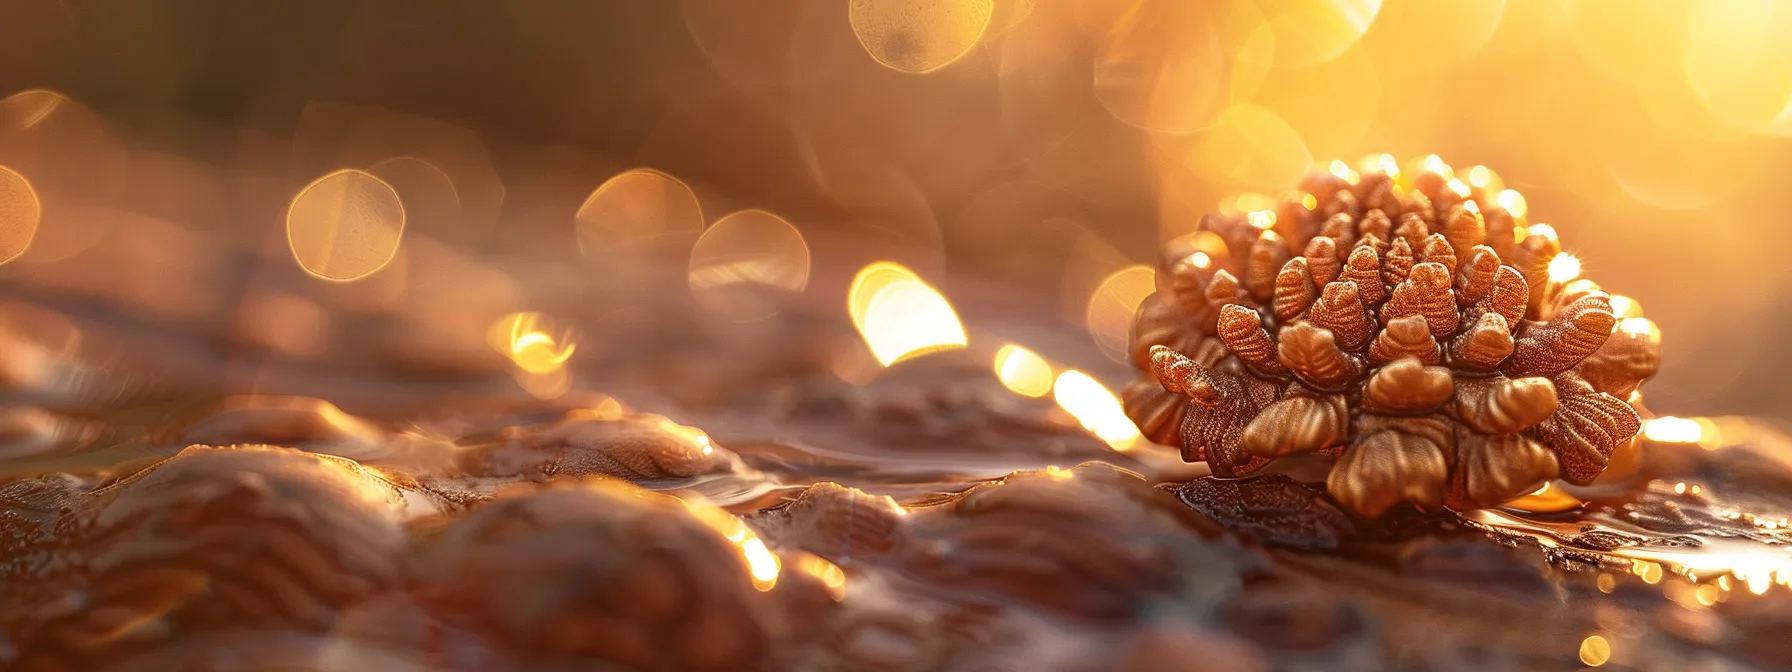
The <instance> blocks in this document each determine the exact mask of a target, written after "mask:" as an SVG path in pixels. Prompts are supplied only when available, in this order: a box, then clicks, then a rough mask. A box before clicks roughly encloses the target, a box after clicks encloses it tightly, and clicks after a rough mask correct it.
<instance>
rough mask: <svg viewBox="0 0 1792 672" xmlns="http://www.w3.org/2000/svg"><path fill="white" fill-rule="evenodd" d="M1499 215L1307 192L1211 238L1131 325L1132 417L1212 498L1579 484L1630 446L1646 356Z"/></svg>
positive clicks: (1193, 247)
mask: <svg viewBox="0 0 1792 672" xmlns="http://www.w3.org/2000/svg"><path fill="white" fill-rule="evenodd" d="M1347 178H1350V179H1347ZM1351 179H1354V180H1355V181H1354V182H1352V181H1351ZM1497 200H1498V199H1497V198H1496V195H1495V194H1491V193H1482V192H1479V191H1475V190H1470V189H1468V188H1467V187H1466V186H1464V185H1463V184H1462V183H1461V182H1457V181H1453V180H1448V178H1447V177H1446V176H1443V175H1439V174H1436V173H1421V174H1420V175H1417V176H1414V177H1413V179H1411V180H1407V181H1402V180H1401V179H1400V177H1399V176H1397V175H1389V174H1387V173H1382V172H1371V173H1366V174H1363V175H1361V176H1360V177H1358V176H1357V175H1356V174H1355V173H1348V172H1347V171H1346V176H1345V177H1341V176H1339V175H1336V174H1333V173H1329V172H1320V173H1315V174H1314V175H1312V176H1310V177H1309V178H1307V179H1306V180H1305V181H1304V182H1303V183H1302V184H1301V186H1300V191H1295V192H1290V194H1289V195H1288V196H1287V197H1286V198H1284V199H1283V201H1282V203H1281V204H1280V206H1278V207H1277V208H1276V209H1275V210H1273V211H1271V212H1269V213H1263V212H1259V213H1240V214H1238V215H1232V216H1224V215H1209V216H1207V217H1205V218H1203V219H1202V221H1201V222H1200V224H1199V225H1198V226H1197V227H1196V232H1195V233H1194V234H1193V235H1192V236H1185V237H1182V238H1179V239H1177V240H1174V241H1172V242H1171V243H1170V244H1169V245H1168V246H1167V247H1166V248H1165V251H1164V257H1163V259H1162V261H1161V263H1160V264H1159V265H1158V271H1157V273H1158V283H1157V285H1158V287H1159V288H1161V291H1159V292H1158V293H1157V294H1155V295H1153V296H1151V297H1150V298H1147V299H1146V300H1145V302H1144V304H1143V305H1142V306H1141V307H1140V309H1139V313H1138V316H1137V319H1136V322H1135V325H1134V329H1133V339H1132V357H1133V362H1134V363H1135V364H1137V365H1138V366H1139V368H1140V369H1141V370H1143V371H1144V372H1145V377H1144V378H1143V379H1142V380H1141V381H1140V383H1137V384H1134V385H1133V386H1132V387H1130V388H1129V389H1128V391H1127V394H1126V395H1125V396H1126V399H1125V402H1126V409H1127V413H1128V415H1130V416H1131V417H1132V418H1133V420H1134V421H1135V422H1136V423H1138V425H1139V427H1140V428H1141V429H1142V430H1143V431H1144V432H1145V435H1146V436H1147V437H1149V438H1151V439H1152V440H1154V441H1158V442H1162V443H1167V444H1171V445H1179V446H1180V447H1181V448H1182V455H1183V458H1184V459H1186V460H1189V461H1191V462H1192V461H1206V462H1207V463H1208V465H1209V466H1210V467H1211V468H1212V470H1213V473H1214V475H1216V476H1219V477H1222V478H1228V477H1238V476H1243V475H1245V474H1247V473H1250V472H1252V471H1255V470H1257V469H1260V468H1262V467H1263V466H1264V465H1266V464H1268V463H1269V462H1270V461H1272V460H1274V459H1277V458H1280V457H1284V456H1288V455H1292V454H1296V453H1311V452H1319V453H1322V454H1328V455H1333V456H1335V458H1336V461H1335V463H1334V464H1333V466H1332V469H1331V472H1330V475H1329V476H1328V478H1327V479H1326V487H1327V490H1328V491H1329V494H1330V496H1331V497H1332V498H1333V499H1335V500H1337V501H1338V503H1340V504H1342V505H1343V506H1344V507H1345V508H1347V509H1349V510H1351V511H1353V512H1355V513H1356V514H1358V515H1360V516H1364V517H1375V516H1379V515H1381V514H1382V513H1384V512H1386V511H1387V510H1389V509H1390V508H1392V507H1394V506H1395V505H1397V504H1399V503H1401V502H1407V503H1410V504H1413V505H1415V506H1418V507H1420V508H1423V509H1433V508H1439V507H1448V508H1452V509H1457V510H1462V509H1471V508H1480V507H1487V506H1493V505H1497V504H1500V503H1502V502H1505V501H1508V500H1510V499H1513V498H1515V497H1518V496H1520V495H1523V494H1525V493H1526V492H1529V491H1531V490H1533V489H1535V488H1536V487H1537V486H1538V485H1539V484H1541V483H1542V482H1544V481H1546V480H1548V479H1551V478H1557V477H1560V478H1564V479H1567V480H1568V481H1570V482H1573V483H1577V484H1585V483H1589V482H1591V481H1592V480H1593V479H1594V478H1597V477H1598V476H1599V474H1600V473H1601V472H1602V471H1604V469H1605V465H1606V463H1607V461H1608V459H1609V458H1610V456H1611V454H1612V452H1613V450H1615V449H1617V448H1618V447H1619V446H1620V445H1622V444H1625V443H1627V442H1630V441H1633V440H1635V438H1636V436H1637V433H1638V432H1639V431H1640V429H1641V427H1642V423H1641V420H1640V419H1639V416H1638V414H1637V410H1636V408H1635V405H1636V404H1638V403H1640V397H1639V396H1638V395H1637V393H1636V390H1637V386H1638V385H1639V384H1640V383H1641V382H1642V381H1643V380H1645V379H1647V378H1648V377H1650V376H1651V375H1654V373H1655V366H1656V364H1657V363H1658V362H1659V359H1660V357H1659V348H1660V343H1659V338H1658V337H1657V336H1656V335H1655V334H1654V332H1653V330H1651V329H1638V328H1636V327H1637V326H1638V325H1635V324H1631V325H1629V326H1630V327H1631V328H1629V329H1626V328H1623V327H1624V325H1621V324H1620V320H1619V318H1618V316H1617V315H1615V314H1614V312H1613V309H1612V303H1611V297H1610V296H1608V295H1607V294H1606V293H1604V292H1602V291H1600V289H1599V286H1598V285H1596V284H1593V283H1592V282H1591V281H1588V280H1578V279H1573V278H1567V279H1560V278H1558V279H1551V278H1550V274H1549V268H1550V262H1551V261H1552V260H1554V259H1555V258H1556V256H1557V255H1559V254H1561V253H1562V247H1561V243H1560V242H1559V241H1558V240H1557V239H1556V234H1555V231H1554V230H1553V229H1551V228H1549V227H1544V226H1538V227H1530V228H1526V227H1525V226H1524V222H1523V221H1522V217H1521V216H1522V214H1523V213H1520V215H1521V216H1514V215H1513V214H1512V213H1509V212H1507V211H1506V210H1505V209H1503V208H1502V207H1501V206H1500V205H1499V203H1498V202H1497ZM1270 215H1273V216H1270ZM1265 224H1268V226H1265ZM1235 251H1236V252H1235ZM1277 260H1279V262H1278V263H1275V264H1272V263H1269V262H1271V261H1277ZM1642 326H1644V327H1646V326H1647V325H1646V324H1644V325H1642Z"/></svg>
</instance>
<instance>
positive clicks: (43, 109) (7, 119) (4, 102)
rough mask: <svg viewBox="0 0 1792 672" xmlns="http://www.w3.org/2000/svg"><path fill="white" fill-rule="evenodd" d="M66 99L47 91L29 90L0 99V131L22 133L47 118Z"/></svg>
mask: <svg viewBox="0 0 1792 672" xmlns="http://www.w3.org/2000/svg"><path fill="white" fill-rule="evenodd" d="M65 102H68V98H67V97H66V96H63V95H62V94H60V93H57V92H55V91H51V90H49V89H31V90H29V91H20V92H18V93H15V94H12V95H10V96H7V97H6V98H5V99H0V131H23V130H26V129H29V128H31V127H33V126H36V125H37V124H38V122H41V121H43V120H44V119H46V118H48V117H49V116H50V114H51V113H53V112H55V111H56V108H58V107H61V106H62V104H63V103H65Z"/></svg>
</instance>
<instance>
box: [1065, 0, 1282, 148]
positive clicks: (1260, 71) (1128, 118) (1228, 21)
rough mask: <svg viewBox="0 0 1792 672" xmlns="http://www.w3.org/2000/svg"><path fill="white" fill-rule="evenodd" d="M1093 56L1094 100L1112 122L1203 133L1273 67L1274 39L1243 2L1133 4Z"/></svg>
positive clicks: (1258, 15) (1176, 0)
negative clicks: (1108, 114)
mask: <svg viewBox="0 0 1792 672" xmlns="http://www.w3.org/2000/svg"><path fill="white" fill-rule="evenodd" d="M1113 20H1114V22H1113V24H1112V27H1111V28H1110V29H1109V30H1107V31H1106V32H1105V33H1104V34H1103V35H1101V36H1100V38H1099V39H1100V43H1099V44H1098V45H1097V46H1096V55H1095V71H1094V77H1095V97H1096V99H1097V100H1099V101H1100V102H1101V104H1102V106H1103V107H1105V108H1107V110H1108V112H1109V113H1110V114H1112V115H1114V117H1115V118H1117V119H1119V120H1121V121H1123V122H1126V123H1127V124H1130V125H1132V126H1136V127H1138V128H1142V129H1145V130H1148V131H1156V132H1160V133H1187V132H1192V131H1198V130H1201V129H1203V128H1206V127H1208V126H1209V125H1211V124H1212V123H1214V121H1215V120H1216V119H1218V118H1219V115H1220V114H1221V113H1222V112H1224V111H1225V109H1226V105H1227V103H1228V102H1229V101H1230V100H1234V99H1248V98H1249V97H1250V96H1251V95H1253V94H1254V93H1255V92H1256V90H1257V86H1258V85H1259V84H1260V83H1261V82H1262V81H1263V77H1264V76H1265V75H1266V74H1267V73H1268V71H1269V69H1270V67H1271V66H1272V65H1273V61H1274V60H1275V50H1276V44H1275V34H1274V31H1271V30H1264V29H1263V27H1264V25H1265V21H1264V18H1263V14H1262V13H1261V12H1259V11H1258V10H1257V9H1256V7H1255V6H1253V5H1251V4H1250V3H1247V2H1242V1H1241V0H1225V1H1223V2H1218V3H1213V4H1211V5H1209V4H1208V3H1193V2H1190V3H1183V2H1181V1H1180V0H1157V1H1145V2H1139V3H1133V4H1130V5H1129V7H1128V9H1127V10H1126V11H1123V12H1120V13H1119V14H1118V15H1117V16H1115V17H1113Z"/></svg>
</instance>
